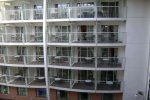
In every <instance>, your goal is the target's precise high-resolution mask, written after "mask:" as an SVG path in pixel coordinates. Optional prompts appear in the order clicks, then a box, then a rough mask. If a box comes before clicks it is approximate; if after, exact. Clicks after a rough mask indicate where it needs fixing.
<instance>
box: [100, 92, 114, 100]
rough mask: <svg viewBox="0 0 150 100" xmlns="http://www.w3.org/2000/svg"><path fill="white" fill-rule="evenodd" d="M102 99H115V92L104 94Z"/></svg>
mask: <svg viewBox="0 0 150 100" xmlns="http://www.w3.org/2000/svg"><path fill="white" fill-rule="evenodd" d="M102 100H114V99H113V94H109V93H108V94H103V96H102Z"/></svg>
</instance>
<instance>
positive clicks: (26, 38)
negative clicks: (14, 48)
mask: <svg viewBox="0 0 150 100" xmlns="http://www.w3.org/2000/svg"><path fill="white" fill-rule="evenodd" d="M0 42H1V43H42V42H43V33H41V32H39V33H38V34H36V35H35V34H24V33H18V34H16V33H7V34H4V33H3V34H1V36H0Z"/></svg>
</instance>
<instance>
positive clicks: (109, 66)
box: [97, 63, 121, 68]
mask: <svg viewBox="0 0 150 100" xmlns="http://www.w3.org/2000/svg"><path fill="white" fill-rule="evenodd" d="M97 67H98V68H121V64H120V63H118V64H104V63H99V64H98V65H97Z"/></svg>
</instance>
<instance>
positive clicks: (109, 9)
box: [97, 6, 119, 18]
mask: <svg viewBox="0 0 150 100" xmlns="http://www.w3.org/2000/svg"><path fill="white" fill-rule="evenodd" d="M97 17H98V18H119V6H100V7H97Z"/></svg>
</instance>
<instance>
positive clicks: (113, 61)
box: [97, 57, 125, 68]
mask: <svg viewBox="0 0 150 100" xmlns="http://www.w3.org/2000/svg"><path fill="white" fill-rule="evenodd" d="M124 66H125V58H124V57H97V67H98V68H124Z"/></svg>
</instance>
